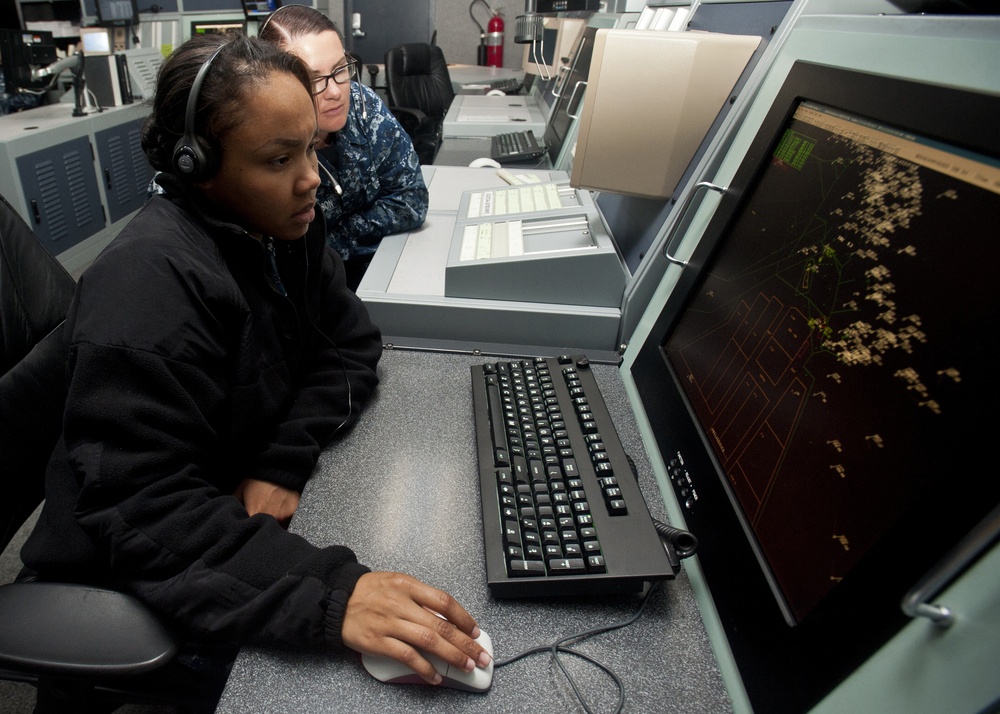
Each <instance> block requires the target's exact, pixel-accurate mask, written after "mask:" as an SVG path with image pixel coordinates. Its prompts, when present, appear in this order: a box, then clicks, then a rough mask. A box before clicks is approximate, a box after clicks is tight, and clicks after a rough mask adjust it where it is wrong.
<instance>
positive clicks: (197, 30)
mask: <svg viewBox="0 0 1000 714" xmlns="http://www.w3.org/2000/svg"><path fill="white" fill-rule="evenodd" d="M246 31H247V25H246V23H245V22H241V21H239V20H213V21H211V22H205V21H200V22H199V21H195V22H192V23H191V36H192V37H194V36H195V35H225V34H228V33H230V32H239V33H245V32H246Z"/></svg>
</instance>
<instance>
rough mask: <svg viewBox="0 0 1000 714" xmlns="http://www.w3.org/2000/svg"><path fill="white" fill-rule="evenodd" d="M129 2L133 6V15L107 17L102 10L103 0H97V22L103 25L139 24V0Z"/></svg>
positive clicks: (124, 25)
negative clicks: (127, 16)
mask: <svg viewBox="0 0 1000 714" xmlns="http://www.w3.org/2000/svg"><path fill="white" fill-rule="evenodd" d="M129 4H130V5H131V7H132V16H131V17H129V18H123V17H115V18H106V17H104V14H103V13H102V12H101V0H95V3H94V5H95V8H96V13H97V24H98V25H100V26H101V27H131V26H133V25H137V24H139V4H138V2H137V0H129Z"/></svg>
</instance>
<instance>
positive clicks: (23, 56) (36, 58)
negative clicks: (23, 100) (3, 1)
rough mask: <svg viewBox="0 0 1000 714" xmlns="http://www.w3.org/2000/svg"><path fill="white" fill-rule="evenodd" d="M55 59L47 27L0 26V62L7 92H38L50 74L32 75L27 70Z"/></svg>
mask: <svg viewBox="0 0 1000 714" xmlns="http://www.w3.org/2000/svg"><path fill="white" fill-rule="evenodd" d="M56 60H57V55H56V44H55V40H53V38H52V33H51V32H48V31H33V30H9V29H0V65H2V68H3V77H4V84H5V88H4V91H6V92H7V94H17V93H18V92H29V93H39V92H41V91H43V90H44V89H45V88H46V87H47V86H48V85H49V84H50V83H51V81H52V77H48V76H46V77H43V78H39V79H36V78H33V77H32V76H31V70H32V69H34V68H37V67H46V66H48V65H50V64H52V63H53V62H55V61H56Z"/></svg>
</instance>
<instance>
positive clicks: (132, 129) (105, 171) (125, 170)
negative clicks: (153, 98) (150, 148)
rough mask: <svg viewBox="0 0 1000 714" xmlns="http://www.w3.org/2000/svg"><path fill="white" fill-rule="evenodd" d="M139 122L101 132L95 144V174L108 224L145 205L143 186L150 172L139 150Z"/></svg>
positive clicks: (145, 185)
mask: <svg viewBox="0 0 1000 714" xmlns="http://www.w3.org/2000/svg"><path fill="white" fill-rule="evenodd" d="M141 127H142V120H136V121H134V122H129V123H127V124H121V125H119V126H113V127H111V128H109V129H103V130H102V131H99V132H97V133H96V134H95V135H94V138H95V140H96V142H97V162H98V174H99V175H100V177H101V181H103V182H104V192H105V195H106V196H107V200H108V219H109V220H110V221H111V223H115V222H116V221H119V220H121V219H122V218H124V217H125V216H127V215H128V214H130V213H132V211H136V210H138V209H139V208H141V207H142V204H144V203H145V202H146V187H147V186H148V185H149V180H150V179H151V178H152V177H153V169H152V168H151V167H150V165H149V162H147V161H146V155H145V154H144V153H143V151H142V145H141V141H142V137H141V134H140V129H141Z"/></svg>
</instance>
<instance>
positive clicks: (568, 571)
mask: <svg viewBox="0 0 1000 714" xmlns="http://www.w3.org/2000/svg"><path fill="white" fill-rule="evenodd" d="M586 572H587V566H586V564H585V563H584V561H583V558H562V559H555V560H550V561H549V573H551V574H552V575H582V574H583V573H586Z"/></svg>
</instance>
